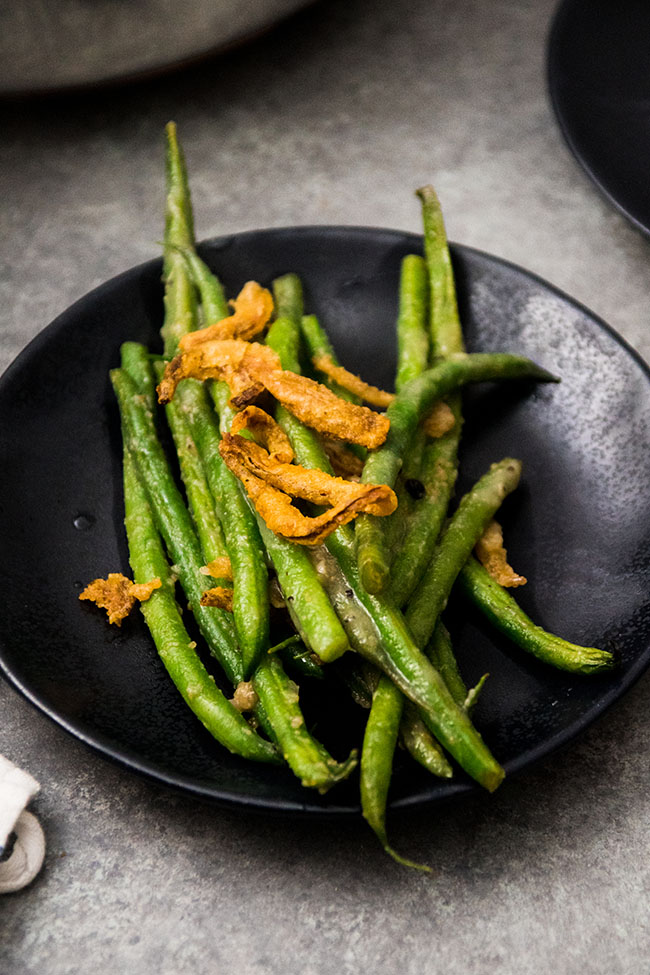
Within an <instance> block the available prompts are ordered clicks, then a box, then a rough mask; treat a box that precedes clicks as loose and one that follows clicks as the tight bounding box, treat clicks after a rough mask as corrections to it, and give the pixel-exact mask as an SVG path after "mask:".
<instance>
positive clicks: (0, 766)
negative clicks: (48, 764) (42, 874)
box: [0, 755, 45, 894]
mask: <svg viewBox="0 0 650 975" xmlns="http://www.w3.org/2000/svg"><path fill="white" fill-rule="evenodd" d="M39 789H40V786H39V784H38V782H37V781H36V779H34V778H32V776H31V775H29V774H28V773H27V772H23V770H22V769H19V768H18V767H17V766H16V765H13V764H12V763H11V762H10V761H8V759H6V758H3V756H2V755H0V855H2V853H3V851H4V849H5V847H6V846H7V842H8V840H9V837H10V836H11V835H12V834H15V840H14V846H13V850H12V852H11V856H10V857H8V859H6V860H2V861H0V894H7V893H10V892H11V891H14V890H20V888H21V887H25V886H26V885H27V884H28V883H29V882H30V881H31V880H33V879H34V877H35V876H36V874H37V873H38V871H39V870H40V869H41V866H42V865H43V858H44V856H45V837H44V836H43V830H42V829H41V826H40V823H39V822H38V820H37V819H36V816H34V815H32V813H29V812H27V811H26V809H25V807H26V806H27V804H28V803H29V802H30V801H31V800H32V799H33V798H34V796H35V795H36V794H37V793H38V791H39Z"/></svg>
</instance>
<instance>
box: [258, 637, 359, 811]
mask: <svg viewBox="0 0 650 975" xmlns="http://www.w3.org/2000/svg"><path fill="white" fill-rule="evenodd" d="M253 687H254V688H255V691H256V692H257V694H258V695H259V699H260V704H261V708H262V711H261V713H262V715H264V716H265V717H266V719H267V720H268V721H269V722H270V723H269V732H270V733H271V734H272V736H273V739H274V741H275V742H276V743H277V745H278V747H279V748H280V750H281V752H282V754H283V755H284V758H285V759H286V761H287V762H288V764H289V765H290V767H291V769H292V771H293V772H294V773H295V775H297V776H298V778H299V779H300V781H301V782H302V784H303V785H304V786H308V787H310V788H315V789H318V790H319V792H326V791H327V790H328V789H329V788H330V787H331V786H333V785H335V783H337V782H340V781H342V780H343V779H346V778H347V777H348V776H349V775H350V773H351V772H352V770H353V769H354V768H355V766H356V764H357V759H356V753H355V752H352V753H351V754H350V756H349V757H348V758H347V759H345V760H344V761H343V762H337V761H336V760H335V759H333V758H332V756H331V755H330V754H329V752H328V751H327V750H326V749H325V748H324V747H323V746H322V745H321V744H320V742H318V741H316V739H315V738H313V737H312V735H310V733H309V731H308V730H307V728H306V727H305V719H304V717H303V714H302V712H301V710H300V707H299V705H298V701H299V691H298V685H297V684H295V683H294V682H293V681H292V680H290V678H288V677H287V675H286V674H285V673H284V671H283V669H282V666H281V664H280V661H279V660H277V659H276V658H275V657H274V656H267V657H266V658H265V659H263V660H262V662H261V663H260V665H259V666H258V668H257V670H256V671H255V674H254V675H253ZM271 715H273V721H272V722H271Z"/></svg>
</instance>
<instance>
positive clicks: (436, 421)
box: [312, 355, 456, 440]
mask: <svg viewBox="0 0 650 975" xmlns="http://www.w3.org/2000/svg"><path fill="white" fill-rule="evenodd" d="M312 362H313V363H314V365H315V367H316V368H317V369H318V371H319V372H322V373H324V374H325V375H326V376H328V377H329V379H331V380H333V382H335V383H336V385H337V386H340V387H341V389H345V390H347V391H348V393H354V395H355V396H358V397H359V399H362V400H363V401H364V402H365V403H370V405H371V406H376V407H377V408H378V409H386V408H387V407H388V406H390V404H391V403H392V402H393V400H394V399H395V394H394V393H387V392H386V390H385V389H379V388H378V387H377V386H371V385H370V384H369V383H366V382H364V381H363V379H361V377H360V376H356V375H355V374H354V373H352V372H349V371H348V370H347V369H345V368H344V367H343V366H337V365H336V363H335V362H334V360H333V359H332V357H331V356H330V355H318V356H315V357H314V358H313V359H312ZM455 422H456V420H455V417H454V414H453V412H452V410H451V408H450V407H449V406H448V405H447V403H444V402H443V401H442V400H441V401H439V402H438V403H435V404H434V406H433V407H432V409H431V412H430V413H429V415H428V416H427V417H426V418H425V419H424V420H423V422H422V429H423V430H424V432H425V433H426V434H427V436H429V437H431V438H432V439H434V440H436V439H437V438H438V437H442V436H443V434H445V433H447V432H448V431H449V430H451V428H452V427H453V426H454V423H455Z"/></svg>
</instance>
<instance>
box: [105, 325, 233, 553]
mask: <svg viewBox="0 0 650 975" xmlns="http://www.w3.org/2000/svg"><path fill="white" fill-rule="evenodd" d="M120 358H121V364H122V369H124V371H125V372H127V373H128V374H129V376H130V377H131V379H132V380H133V382H134V383H135V385H136V386H137V387H138V392H139V394H140V395H141V396H144V397H145V400H146V404H147V407H148V408H149V410H150V411H151V412H152V413H153V412H154V411H155V407H156V397H155V391H154V375H153V372H152V363H151V361H150V358H149V355H148V352H147V349H146V347H145V346H144V345H142V344H140V343H139V342H124V343H123V344H122V346H121V347H120ZM153 368H154V369H155V371H156V373H157V377H158V378H160V376H161V374H162V371H163V365H162V362H160V361H158V362H155V363H154V364H153ZM165 415H166V417H167V423H168V426H169V428H170V430H171V433H172V437H173V438H174V444H175V447H176V453H177V455H178V461H179V465H180V470H181V477H182V479H183V483H184V485H185V492H186V494H187V499H188V503H189V507H190V511H191V513H192V519H193V521H194V526H195V528H196V532H197V535H198V536H199V541H200V543H201V549H202V551H203V555H204V556H205V561H206V562H210V561H212V559H217V558H221V557H223V556H227V555H228V551H227V549H226V543H225V540H224V537H223V532H222V530H221V525H220V523H219V519H218V518H217V515H216V513H215V510H214V502H213V499H212V495H211V493H210V489H209V487H208V483H207V480H206V477H205V471H204V469H203V465H202V463H201V459H200V457H199V456H198V452H197V449H196V444H195V443H194V441H193V440H192V437H191V435H190V431H189V429H188V427H187V424H186V422H185V419H184V416H183V414H182V411H181V409H180V405H179V403H178V402H176V401H172V402H171V403H169V404H168V405H167V406H166V407H165Z"/></svg>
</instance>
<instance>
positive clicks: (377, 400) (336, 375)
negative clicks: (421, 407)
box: [312, 355, 395, 410]
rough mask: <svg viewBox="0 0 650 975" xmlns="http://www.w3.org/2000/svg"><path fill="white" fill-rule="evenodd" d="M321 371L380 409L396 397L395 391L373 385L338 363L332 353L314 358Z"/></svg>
mask: <svg viewBox="0 0 650 975" xmlns="http://www.w3.org/2000/svg"><path fill="white" fill-rule="evenodd" d="M312 362H313V363H314V365H315V367H316V368H317V369H318V371H319V372H322V373H324V374H325V375H326V376H328V378H329V379H331V380H333V381H334V382H335V383H336V385H337V386H340V387H341V389H347V391H348V393H354V395H355V396H358V397H359V399H362V400H363V401H364V402H365V403H370V405H371V406H376V407H378V409H380V410H383V409H386V407H387V406H390V404H391V403H392V402H393V400H394V399H395V395H394V393H387V392H386V390H384V389H379V388H378V387H377V386H371V385H370V383H367V382H364V380H363V379H362V378H361V376H357V375H355V373H353V372H350V371H349V370H348V369H346V368H345V367H344V366H339V365H337V364H336V363H335V362H334V360H333V359H332V357H331V356H330V355H317V356H314V358H313V359H312Z"/></svg>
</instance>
